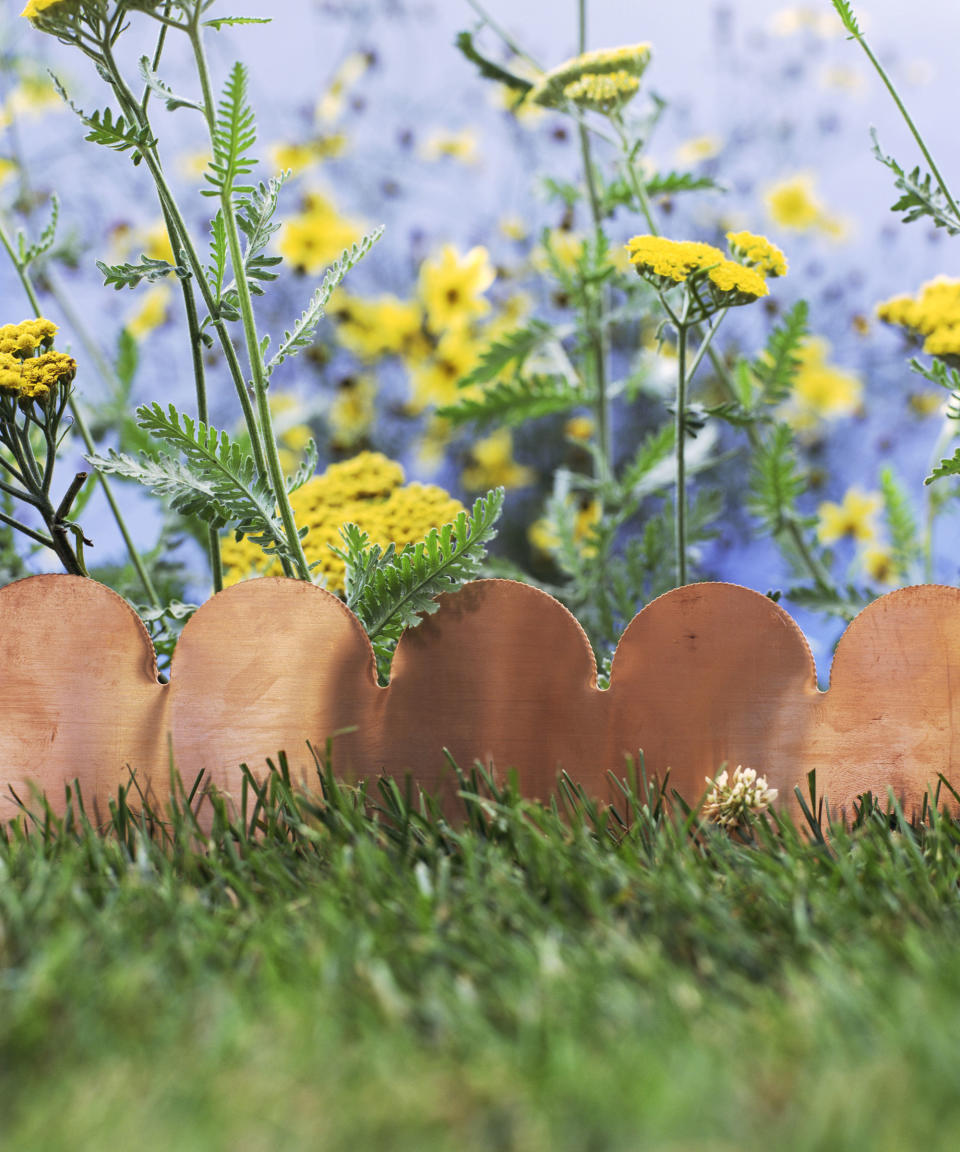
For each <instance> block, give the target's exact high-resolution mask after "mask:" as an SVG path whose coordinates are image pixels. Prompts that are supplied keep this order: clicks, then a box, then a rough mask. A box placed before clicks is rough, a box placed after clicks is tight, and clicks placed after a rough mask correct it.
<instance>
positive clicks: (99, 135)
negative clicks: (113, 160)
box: [80, 108, 157, 161]
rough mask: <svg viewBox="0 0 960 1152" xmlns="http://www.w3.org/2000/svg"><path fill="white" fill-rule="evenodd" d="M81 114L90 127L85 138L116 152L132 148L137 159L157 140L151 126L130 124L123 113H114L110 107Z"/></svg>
mask: <svg viewBox="0 0 960 1152" xmlns="http://www.w3.org/2000/svg"><path fill="white" fill-rule="evenodd" d="M80 115H81V117H82V119H83V122H84V124H86V126H87V128H88V129H89V132H88V133H87V135H86V136H85V137H84V139H86V140H89V141H91V142H92V143H94V144H101V145H103V147H104V148H113V149H114V151H116V152H126V151H128V150H129V149H131V148H132V149H134V160H135V161H137V160H138V159H139V155H140V153H141V152H143V150H144V149H145V148H152V147H153V146H154V145H155V144H156V142H157V141H156V139H155V138H154V137H153V136H152V135H151V134H150V129H149V128H147V127H146V126H144V127H142V128H138V127H137V125H136V124H128V123H127V121H126V120H125V119H124V117H123V116H122V115H120V114H117V115H114V113H113V112H112V111H111V110H110V109H109V108H104V110H103V111H102V112H99V111H98V112H92V113H91V114H90V115H89V116H86V115H84V114H83V113H82V112H81V113H80Z"/></svg>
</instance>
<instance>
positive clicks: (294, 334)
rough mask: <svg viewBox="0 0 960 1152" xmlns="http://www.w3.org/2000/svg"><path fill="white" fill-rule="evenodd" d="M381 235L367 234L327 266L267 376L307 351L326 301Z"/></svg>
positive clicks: (286, 335)
mask: <svg viewBox="0 0 960 1152" xmlns="http://www.w3.org/2000/svg"><path fill="white" fill-rule="evenodd" d="M382 235H383V228H382V227H380V228H375V229H374V230H373V231H372V232H368V233H367V235H366V236H364V237H363V239H362V240H360V241H358V243H356V244H354V245H353V247H352V248H349V249H347V250H346V251H345V252H344V253H343V255H342V256H341V257H340V259H339V260H338V261H337V262H336V264H333V265H331V267H329V268H328V269H327V271H326V273H325V274H324V277H323V282H322V283H321V285H320V287H319V288H318V289H317V290H316V292H314V294H313V296H312V297H311V299H310V303H309V304H308V305H307V307H306V308H305V309H304V311H303V312H302V313H301V316H300V319H299V320H298V321H297V322H296V324H294V326H293V328H292V330H291V331H289V332H284V334H283V340H282V342H281V344H280V347H279V348H278V349H277V351H276V354H275V355H274V357H273V359H272V360H271V361H270V362H269V363H268V364H267V366H266V370H267V376H270V375H271V373H272V372H273V371H274V369H275V368H278V367H279V366H280V365H281V364H282V363H283V362H284V360H286V359H287V358H288V357H290V356H296V354H297V353H298V352H302V351H303V349H304V348H309V347H310V345H311V344H312V343H313V338H314V336H315V335H316V332H317V326H318V325H319V323H320V321H321V320H322V319H323V315H324V309H325V308H326V306H327V301H328V300H329V299H330V297H331V296H332V295H333V292H334V289H336V288H337V287H338V286H339V285H340V283H341V282H342V281H343V278H344V277H345V276H346V274H347V273H348V272H349V271H350V269H351V268H353V267H354V265H356V264H358V263H359V262H360V261H361V260H362V259H363V258H364V256H366V254H367V253H368V252H369V251H370V249H371V248H372V247H373V246H374V244H376V242H377V241H378V240H379V239H380V237H381V236H382Z"/></svg>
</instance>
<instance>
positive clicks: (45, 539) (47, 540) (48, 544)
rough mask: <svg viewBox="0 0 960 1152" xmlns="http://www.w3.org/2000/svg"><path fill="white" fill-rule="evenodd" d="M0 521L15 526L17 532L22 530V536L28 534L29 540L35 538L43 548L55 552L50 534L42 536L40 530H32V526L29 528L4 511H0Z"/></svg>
mask: <svg viewBox="0 0 960 1152" xmlns="http://www.w3.org/2000/svg"><path fill="white" fill-rule="evenodd" d="M0 521H3V523H4V524H8V525H9V526H10V527H11V528H16V530H17V531H18V532H22V533H23V534H24V536H29V537H30V539H31V540H36V542H37V543H38V544H42V545H43V546H44V547H45V548H49V549H51V551H54V552H56V550H57V549H56V545H55V544H54V542H53V539H52V538H51V537H50V536H44V534H43V533H42V532H36V531H34V529H33V528H30V527H28V526H27V525H26V524H23V523H21V521H19V520H15V519H14V518H13V516H8V515H7V514H6V512H0Z"/></svg>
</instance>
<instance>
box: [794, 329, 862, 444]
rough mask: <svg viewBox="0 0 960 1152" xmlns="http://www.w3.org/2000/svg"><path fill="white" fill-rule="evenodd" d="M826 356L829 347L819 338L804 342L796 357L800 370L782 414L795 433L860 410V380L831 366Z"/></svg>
mask: <svg viewBox="0 0 960 1152" xmlns="http://www.w3.org/2000/svg"><path fill="white" fill-rule="evenodd" d="M829 354H830V345H829V343H828V342H827V341H826V340H823V339H820V338H819V337H810V338H808V339H807V340H805V341H804V342H803V344H802V345H801V346H800V349H799V351H798V353H797V356H798V359H799V361H800V367H799V369H798V371H797V374H796V376H795V378H794V384H793V393H792V394H791V396H790V398H789V400H787V402H786V403H785V404H784V406H783V410H782V415H783V417H784V419H785V420H786V421H787V422H788V423H789V424H790V426H791V427H792V428H795V429H796V430H797V431H809V430H810V429H811V428H814V427H816V425H817V424H818V423H819V422H820V421H821V420H838V419H840V418H842V417H844V416H852V415H854V414H856V413H857V412H859V411H860V410H861V408H862V406H863V384H862V382H861V380H860V377H859V376H857V375H855V374H854V373H853V372H847V371H845V370H844V369H843V368H839V367H837V365H836V364H831V363H830V362H829V360H828V356H829Z"/></svg>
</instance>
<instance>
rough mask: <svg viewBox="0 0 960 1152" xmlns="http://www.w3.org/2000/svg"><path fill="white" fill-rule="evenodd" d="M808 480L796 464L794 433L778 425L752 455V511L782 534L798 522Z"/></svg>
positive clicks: (769, 528) (767, 525)
mask: <svg viewBox="0 0 960 1152" xmlns="http://www.w3.org/2000/svg"><path fill="white" fill-rule="evenodd" d="M806 487H807V482H806V478H805V477H804V476H803V474H802V472H801V471H800V468H799V465H798V464H797V456H796V449H795V446H794V442H793V433H792V431H791V429H790V427H789V425H787V424H783V423H777V424H775V425H774V426H773V429H772V430H771V432H770V435H769V436H768V437H767V439H766V440H765V441H764V442H763V443H761V444H760V445H759V446H758V447H757V450H756V451H755V452H754V454H753V460H752V462H751V469H750V502H749V506H750V510H751V512H753V514H754V515H755V516H756V517H757V518H758V519H759V520H760V522H761V523H762V524H763V525H764V527H765V528H767V529H768V530H769V531H770V532H772V533H774V535H776V534H777V533H779V532H782V531H783V529H784V527H785V526H786V525H787V523H788V521H791V520H797V519H798V515H797V508H796V504H797V499H798V497H799V496H800V495H801V494H802V493H803V492H805V491H806Z"/></svg>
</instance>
